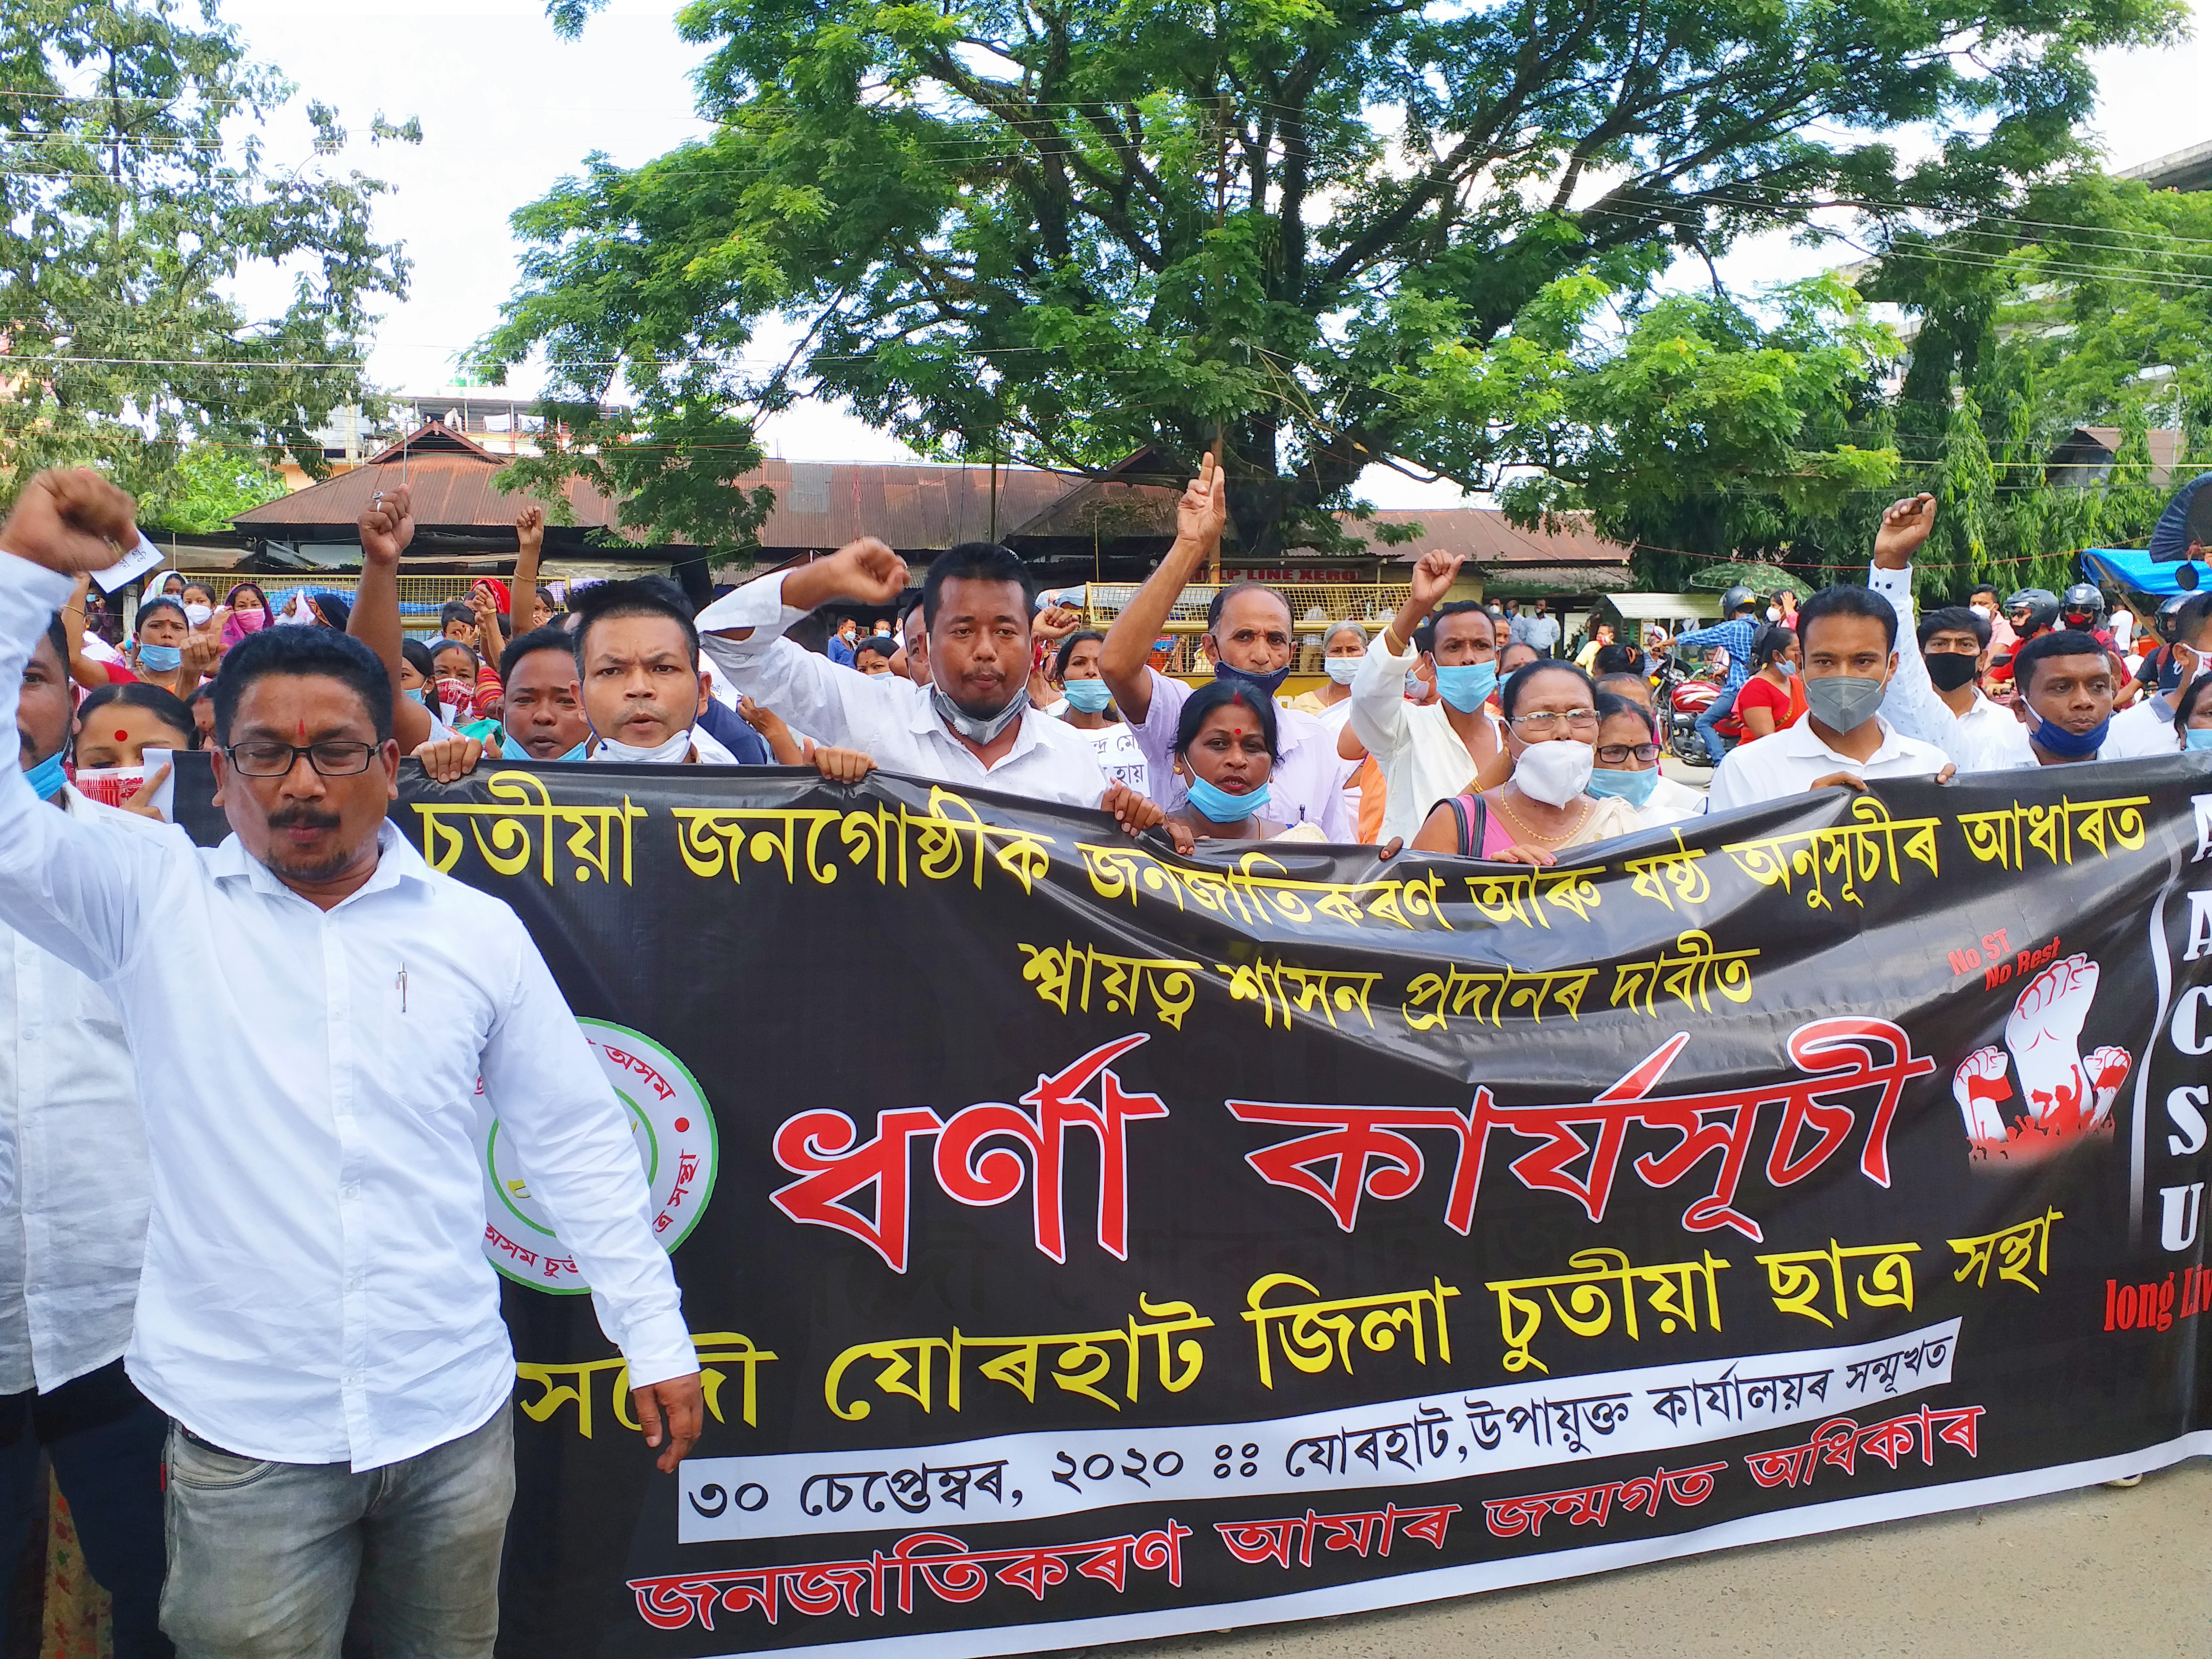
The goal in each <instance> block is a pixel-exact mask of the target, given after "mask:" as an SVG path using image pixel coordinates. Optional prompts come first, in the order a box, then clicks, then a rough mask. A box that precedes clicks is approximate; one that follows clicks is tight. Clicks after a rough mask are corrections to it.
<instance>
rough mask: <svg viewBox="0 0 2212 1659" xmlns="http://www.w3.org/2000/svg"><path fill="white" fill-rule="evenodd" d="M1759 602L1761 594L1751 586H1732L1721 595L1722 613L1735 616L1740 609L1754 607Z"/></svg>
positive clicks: (1746, 609)
mask: <svg viewBox="0 0 2212 1659" xmlns="http://www.w3.org/2000/svg"><path fill="white" fill-rule="evenodd" d="M1758 604H1759V595H1758V594H1756V593H1754V592H1752V591H1751V590H1750V589H1749V588H1747V587H1744V586H1735V587H1731V588H1730V589H1729V591H1728V592H1725V593H1723V594H1722V595H1721V615H1722V616H1723V617H1733V616H1735V613H1736V612H1737V611H1749V610H1753V609H1754V608H1755V607H1756V606H1757V605H1758Z"/></svg>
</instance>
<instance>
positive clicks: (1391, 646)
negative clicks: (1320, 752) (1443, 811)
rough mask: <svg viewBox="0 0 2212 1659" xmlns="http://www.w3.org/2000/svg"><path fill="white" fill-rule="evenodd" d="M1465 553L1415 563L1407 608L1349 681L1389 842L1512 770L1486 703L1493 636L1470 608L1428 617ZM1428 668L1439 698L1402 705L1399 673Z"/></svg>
mask: <svg viewBox="0 0 2212 1659" xmlns="http://www.w3.org/2000/svg"><path fill="white" fill-rule="evenodd" d="M1462 562H1464V559H1463V556H1462V555H1459V554H1452V553H1442V552H1435V551H1431V552H1428V553H1424V554H1423V555H1421V556H1420V559H1419V562H1416V563H1415V564H1414V566H1413V581H1412V583H1411V585H1410V586H1409V587H1408V589H1407V596H1406V602H1405V604H1404V605H1401V606H1400V607H1399V609H1398V614H1397V616H1396V617H1394V618H1392V620H1391V623H1390V625H1389V627H1387V628H1385V629H1383V631H1382V632H1381V633H1380V634H1377V635H1376V636H1375V638H1374V641H1373V642H1372V643H1370V645H1369V646H1368V647H1367V659H1366V660H1365V661H1364V662H1363V663H1361V664H1360V665H1359V672H1358V675H1357V676H1356V677H1355V678H1353V680H1352V720H1351V725H1352V735H1353V736H1354V737H1355V738H1358V740H1359V741H1360V742H1361V743H1362V744H1365V745H1366V749H1367V752H1368V753H1369V754H1370V755H1372V756H1374V757H1375V763H1376V765H1377V766H1378V767H1380V768H1381V769H1382V771H1383V789H1384V794H1383V827H1382V829H1381V831H1380V834H1381V837H1382V840H1383V842H1384V843H1385V844H1386V845H1387V844H1388V843H1389V842H1391V841H1392V840H1394V839H1399V838H1402V839H1404V840H1406V841H1408V842H1410V841H1412V840H1413V837H1414V836H1416V835H1418V834H1419V832H1420V828H1421V825H1422V823H1424V822H1425V820H1426V819H1427V817H1428V816H1429V813H1430V811H1431V809H1432V808H1434V807H1435V805H1436V804H1437V802H1438V801H1441V800H1449V799H1451V798H1452V797H1453V796H1454V795H1456V794H1459V793H1462V791H1464V790H1468V789H1475V788H1488V787H1491V786H1492V784H1496V783H1498V782H1501V781H1503V780H1504V777H1505V775H1507V774H1508V773H1509V772H1510V771H1511V770H1512V769H1513V761H1512V757H1511V755H1510V753H1509V752H1508V750H1507V749H1506V747H1505V734H1504V726H1503V724H1502V723H1501V722H1500V721H1499V720H1498V718H1497V717H1496V716H1495V715H1493V714H1491V713H1490V712H1489V711H1488V709H1487V708H1486V704H1487V703H1488V702H1489V701H1490V694H1491V692H1492V690H1495V689H1496V687H1497V684H1498V636H1497V635H1496V634H1495V633H1494V632H1493V631H1492V623H1491V620H1490V616H1489V613H1488V612H1486V611H1484V610H1483V608H1482V607H1481V606H1480V605H1476V604H1474V602H1473V601H1471V600H1470V601H1465V602H1462V603H1461V604H1458V605H1446V606H1444V608H1443V610H1442V611H1438V612H1437V615H1436V616H1435V617H1433V618H1431V617H1430V615H1429V612H1430V611H1431V610H1433V609H1435V607H1436V605H1437V602H1438V601H1439V600H1441V599H1443V596H1444V595H1445V594H1446V593H1449V592H1450V591H1451V585H1452V581H1453V580H1454V579H1455V577H1456V576H1457V575H1458V574H1459V568H1460V566H1461V564H1462ZM1417 662H1419V663H1420V664H1423V665H1428V666H1431V667H1432V668H1433V669H1434V671H1435V674H1436V680H1437V701H1436V702H1433V703H1430V704H1427V705H1425V706H1421V707H1417V706H1415V705H1413V704H1412V703H1409V702H1407V701H1406V698H1405V688H1406V675H1407V671H1409V670H1411V669H1412V668H1413V666H1414V665H1415V664H1416V663H1417Z"/></svg>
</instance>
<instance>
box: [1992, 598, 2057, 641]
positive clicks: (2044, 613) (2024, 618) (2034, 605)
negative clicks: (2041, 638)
mask: <svg viewBox="0 0 2212 1659" xmlns="http://www.w3.org/2000/svg"><path fill="white" fill-rule="evenodd" d="M2004 612H2005V617H2006V619H2007V620H2008V621H2009V622H2010V623H2012V626H2013V631H2014V632H2015V633H2016V634H2018V635H2020V636H2021V638H2022V639H2023V640H2025V639H2027V638H2028V637H2029V636H2030V635H2035V634H2047V633H2049V632H2050V631H2051V629H2053V628H2056V627H2057V625H2058V596H2057V594H2056V593H2054V592H2051V590H2050V589H2049V588H2047V587H2023V588H2021V590H2020V591H2019V592H2016V593H2015V594H2014V595H2013V596H2012V597H2011V598H2010V599H2007V600H2006V601H2005V602H2004Z"/></svg>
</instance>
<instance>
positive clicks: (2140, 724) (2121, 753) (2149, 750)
mask: <svg viewBox="0 0 2212 1659" xmlns="http://www.w3.org/2000/svg"><path fill="white" fill-rule="evenodd" d="M2177 695H2179V694H2178V693H2177ZM2180 751H2181V739H2180V738H2179V736H2177V735H2176V734H2175V732H2174V729H2173V710H2172V708H2171V707H2170V706H2169V705H2168V704H2167V703H2166V700H2165V699H2164V698H2163V697H2160V696H2147V697H2138V698H2137V699H2136V701H2135V702H2131V703H2130V704H2129V705H2128V706H2127V707H2126V708H2123V709H2122V710H2120V712H2119V713H2118V714H2115V715H2113V716H2112V726H2111V728H2110V729H2109V730H2108V731H2106V733H2105V746H2104V747H2103V748H2101V749H2100V750H2098V751H2097V758H2098V759H2099V760H2136V759H2138V758H2140V757H2143V756H2146V755H2174V754H2179V753H2180Z"/></svg>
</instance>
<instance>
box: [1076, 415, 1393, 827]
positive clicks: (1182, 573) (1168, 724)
mask: <svg viewBox="0 0 2212 1659" xmlns="http://www.w3.org/2000/svg"><path fill="white" fill-rule="evenodd" d="M1228 521H1229V488H1228V480H1227V478H1226V477H1225V476H1224V474H1223V473H1222V472H1221V471H1219V469H1218V468H1217V467H1216V466H1215V465H1214V464H1213V457H1212V454H1211V453H1208V454H1207V455H1206V458H1205V459H1204V461H1203V462H1202V463H1201V464H1200V467H1199V475H1198V477H1196V478H1194V479H1193V480H1192V481H1191V484H1190V487H1189V488H1188V489H1186V490H1184V491H1183V494H1182V501H1179V502H1178V503H1177V504H1176V538H1175V545H1173V546H1172V547H1170V548H1169V549H1168V550H1167V555H1166V556H1165V557H1164V558H1163V559H1161V561H1160V562H1159V564H1158V567H1157V568H1155V569H1154V570H1153V571H1152V574H1151V575H1149V576H1147V577H1146V579H1145V585H1144V586H1142V587H1140V588H1139V589H1138V590H1137V593H1136V597H1135V598H1133V599H1131V600H1130V601H1129V603H1128V604H1127V605H1125V606H1124V607H1123V608H1122V611H1121V615H1120V616H1118V617H1115V619H1114V625H1113V626H1112V627H1111V628H1109V629H1107V630H1106V646H1105V649H1104V650H1103V652H1101V653H1099V658H1098V671H1099V672H1100V674H1101V675H1103V677H1104V678H1105V681H1106V684H1107V686H1108V688H1109V690H1112V692H1113V693H1114V705H1115V708H1119V709H1120V710H1121V717H1122V719H1124V720H1127V721H1128V723H1129V729H1130V731H1131V732H1132V733H1133V735H1134V736H1135V738H1136V739H1137V747H1138V748H1139V749H1141V750H1144V751H1145V760H1146V763H1147V764H1148V765H1149V766H1150V767H1151V768H1152V785H1153V787H1155V788H1156V789H1158V791H1159V792H1160V793H1159V802H1160V805H1162V806H1163V807H1164V808H1166V809H1167V810H1168V811H1175V809H1176V808H1177V807H1178V806H1180V805H1182V801H1183V786H1182V780H1181V779H1180V778H1179V777H1177V776H1176V764H1175V755H1174V752H1173V751H1174V749H1175V736H1176V721H1177V720H1179V719H1180V718H1181V717H1182V706H1183V704H1184V703H1185V702H1188V701H1189V699H1190V693H1191V688H1190V687H1189V686H1188V685H1186V684H1183V683H1182V681H1181V680H1178V679H1174V678H1170V677H1169V676H1168V675H1165V674H1163V673H1161V672H1160V671H1158V669H1156V668H1154V667H1153V666H1152V665H1151V663H1150V662H1149V661H1148V660H1147V659H1149V658H1150V657H1151V655H1152V641H1154V640H1156V639H1158V637H1159V636H1160V630H1161V629H1164V627H1166V626H1167V621H1168V617H1169V616H1170V613H1171V612H1172V611H1174V609H1175V605H1176V600H1178V599H1181V598H1182V592H1183V589H1184V588H1185V587H1186V586H1188V585H1189V583H1190V580H1191V579H1192V577H1194V576H1195V575H1196V574H1198V568H1199V566H1200V563H1202V562H1204V561H1205V560H1206V558H1207V556H1209V555H1210V554H1212V551H1213V550H1214V549H1216V548H1217V547H1218V546H1219V545H1220V543H1221V536H1222V532H1223V530H1224V529H1225V527H1226V526H1227V524H1228ZM1202 644H1203V646H1204V648H1205V650H1206V653H1207V655H1208V656H1209V657H1210V658H1212V663H1213V672H1214V677H1215V678H1217V679H1223V680H1233V681H1235V682H1237V684H1242V685H1248V686H1250V687H1251V688H1252V689H1253V690H1256V691H1258V692H1259V693H1260V694H1261V695H1262V696H1268V697H1272V696H1274V695H1275V693H1276V692H1277V691H1278V690H1280V689H1281V687H1282V684H1283V681H1284V679H1285V677H1286V676H1288V674H1289V673H1290V671H1291V656H1292V653H1293V642H1292V639H1291V606H1290V602H1289V601H1288V600H1287V599H1284V597H1283V596H1282V595H1281V594H1280V593H1278V592H1275V590H1274V589H1273V588H1272V587H1269V586H1267V585H1266V584H1265V583H1263V582H1231V583H1229V584H1228V585H1226V586H1224V587H1223V588H1222V589H1221V590H1220V591H1219V592H1217V593H1216V594H1215V595H1214V596H1213V599H1212V603H1211V604H1210V605H1208V606H1207V607H1206V633H1205V635H1204V636H1203V639H1202ZM1275 732H1276V741H1277V743H1278V744H1279V752H1278V753H1277V755H1276V757H1275V766H1274V770H1273V773H1271V774H1270V775H1269V777H1268V782H1267V806H1266V807H1265V808H1264V809H1262V811H1261V817H1264V818H1267V819H1268V820H1269V821H1271V822H1273V823H1279V824H1281V825H1282V826H1283V827H1284V828H1285V829H1297V827H1298V825H1300V824H1302V823H1310V824H1313V825H1316V827H1317V828H1318V829H1320V831H1321V838H1322V840H1323V841H1327V842H1350V841H1351V840H1352V830H1353V825H1352V823H1351V822H1350V821H1349V820H1347V819H1346V816H1345V811H1344V789H1343V777H1344V769H1343V768H1342V766H1341V765H1340V763H1338V760H1337V755H1336V739H1335V736H1334V733H1332V732H1330V731H1329V730H1328V727H1327V726H1323V725H1322V723H1321V721H1320V720H1317V719H1316V718H1315V717H1314V716H1313V715H1311V714H1306V713H1304V711H1303V710H1301V709H1296V708H1284V707H1281V706H1278V707H1277V708H1276V710H1275Z"/></svg>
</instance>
